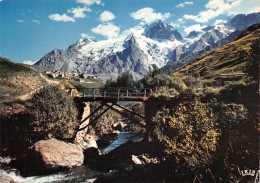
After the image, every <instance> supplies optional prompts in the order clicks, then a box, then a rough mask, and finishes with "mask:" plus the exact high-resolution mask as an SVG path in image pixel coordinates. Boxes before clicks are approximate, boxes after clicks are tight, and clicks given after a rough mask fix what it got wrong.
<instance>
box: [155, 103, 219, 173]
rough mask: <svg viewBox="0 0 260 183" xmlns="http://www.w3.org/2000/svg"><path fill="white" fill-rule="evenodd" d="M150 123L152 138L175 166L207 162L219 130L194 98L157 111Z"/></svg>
mask: <svg viewBox="0 0 260 183" xmlns="http://www.w3.org/2000/svg"><path fill="white" fill-rule="evenodd" d="M152 122H153V123H154V125H155V128H154V137H155V138H156V139H157V140H158V141H159V142H160V144H162V145H163V147H164V152H165V153H166V155H167V156H169V157H171V159H174V161H175V163H176V164H177V165H178V167H174V168H177V169H180V168H181V169H185V167H186V168H187V169H188V170H195V169H196V168H198V167H201V166H203V165H206V164H208V163H209V162H210V160H211V158H212V157H213V152H214V151H215V150H216V146H217V142H218V137H219V135H220V131H219V130H218V128H217V123H216V121H215V117H214V114H213V112H212V110H211V109H210V108H209V107H208V105H207V104H205V103H202V102H200V101H199V100H198V99H197V98H195V100H183V101H181V102H180V103H178V104H177V105H175V106H172V107H167V108H163V109H162V110H161V111H158V112H157V113H156V115H155V116H154V118H153V120H152ZM187 169H186V170H187Z"/></svg>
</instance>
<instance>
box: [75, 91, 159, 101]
mask: <svg viewBox="0 0 260 183" xmlns="http://www.w3.org/2000/svg"><path fill="white" fill-rule="evenodd" d="M154 94H155V90H153V89H150V88H141V89H137V88H81V89H80V90H79V93H78V97H81V98H82V99H84V100H85V101H146V100H148V97H149V96H151V95H154Z"/></svg>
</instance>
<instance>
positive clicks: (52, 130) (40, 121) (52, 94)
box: [30, 86, 78, 139]
mask: <svg viewBox="0 0 260 183" xmlns="http://www.w3.org/2000/svg"><path fill="white" fill-rule="evenodd" d="M30 103H31V106H30V111H31V115H32V116H33V117H34V119H35V120H34V121H33V122H32V123H31V124H30V126H31V128H32V129H31V130H33V131H31V133H30V135H32V139H34V136H35V134H36V133H37V138H40V139H47V138H50V137H55V138H58V139H69V138H72V137H73V136H74V135H75V128H76V127H77V125H78V123H77V117H78V111H77V109H76V105H75V103H74V102H73V99H72V98H71V97H70V96H69V95H68V94H67V93H65V92H64V91H62V90H61V89H60V88H59V87H57V86H46V87H44V88H43V89H41V90H40V91H39V92H38V93H36V94H34V95H33V97H32V99H31V100H30Z"/></svg>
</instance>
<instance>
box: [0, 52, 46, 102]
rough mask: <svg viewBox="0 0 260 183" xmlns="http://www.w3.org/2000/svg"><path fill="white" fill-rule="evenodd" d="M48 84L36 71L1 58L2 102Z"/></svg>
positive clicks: (0, 84)
mask: <svg viewBox="0 0 260 183" xmlns="http://www.w3.org/2000/svg"><path fill="white" fill-rule="evenodd" d="M44 84H46V81H45V80H44V79H43V78H42V77H41V76H40V75H39V74H38V73H37V72H35V71H34V70H32V69H30V68H29V67H26V66H23V65H21V64H17V63H14V62H12V61H10V60H8V59H6V58H3V57H0V88H1V94H0V101H3V100H6V99H13V98H15V97H17V96H21V95H24V94H27V93H30V92H31V91H34V90H36V89H38V88H40V87H41V86H43V85H44Z"/></svg>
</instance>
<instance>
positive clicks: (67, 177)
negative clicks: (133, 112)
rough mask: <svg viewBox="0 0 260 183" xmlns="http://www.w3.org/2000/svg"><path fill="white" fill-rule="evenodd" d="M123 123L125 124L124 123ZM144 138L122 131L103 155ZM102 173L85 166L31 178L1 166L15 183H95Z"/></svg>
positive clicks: (3, 171)
mask: <svg viewBox="0 0 260 183" xmlns="http://www.w3.org/2000/svg"><path fill="white" fill-rule="evenodd" d="M122 123H125V122H123V121H122ZM142 139H143V138H142V137H141V136H137V135H134V134H132V133H131V132H129V131H128V130H125V129H122V131H121V132H120V133H119V134H118V137H117V139H116V140H115V141H113V142H112V143H111V144H110V145H108V146H107V147H105V148H103V149H100V151H101V153H102V154H107V153H109V152H110V151H112V150H114V149H115V148H117V147H119V146H120V145H122V144H124V143H126V142H127V141H133V142H139V141H141V140H142ZM103 173H106V172H102V171H98V170H95V169H93V168H91V167H90V166H88V165H85V164H83V165H82V166H80V167H76V168H73V169H72V170H66V171H62V172H59V173H55V174H51V175H41V176H31V177H22V176H20V175H19V174H18V173H16V172H15V171H10V172H9V171H5V170H4V169H3V168H2V167H1V166H0V176H3V177H10V178H12V179H13V180H14V181H15V182H18V183H34V182H36V183H49V182H57V183H61V182H65V183H77V182H89V183H90V182H93V181H94V180H95V179H96V178H98V177H100V176H101V175H103Z"/></svg>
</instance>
